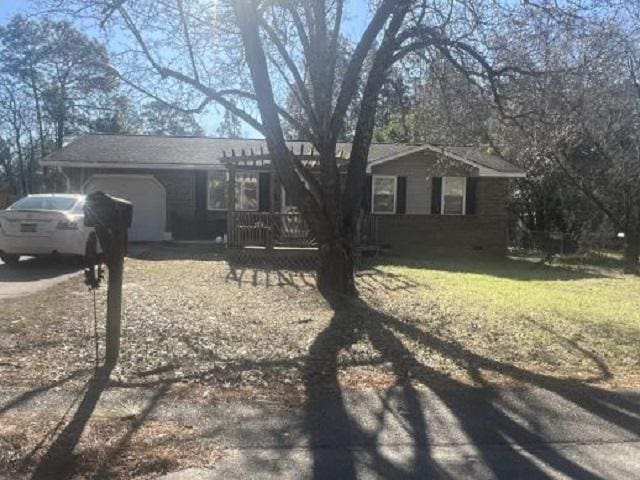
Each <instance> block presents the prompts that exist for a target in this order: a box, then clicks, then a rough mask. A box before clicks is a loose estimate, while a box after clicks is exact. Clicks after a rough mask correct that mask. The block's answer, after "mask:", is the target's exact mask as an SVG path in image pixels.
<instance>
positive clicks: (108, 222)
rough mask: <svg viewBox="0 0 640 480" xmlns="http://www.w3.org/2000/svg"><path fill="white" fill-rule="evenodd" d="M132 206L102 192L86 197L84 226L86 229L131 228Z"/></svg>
mask: <svg viewBox="0 0 640 480" xmlns="http://www.w3.org/2000/svg"><path fill="white" fill-rule="evenodd" d="M132 219H133V205H132V204H131V202H128V201H126V200H123V199H122V198H116V197H112V196H111V195H107V194H106V193H104V192H94V193H90V194H89V195H87V200H86V202H85V204H84V224H85V225H86V226H87V227H103V228H119V229H122V228H124V229H127V228H129V227H131V221H132Z"/></svg>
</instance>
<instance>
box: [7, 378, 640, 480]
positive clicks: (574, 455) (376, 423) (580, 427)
mask: <svg viewBox="0 0 640 480" xmlns="http://www.w3.org/2000/svg"><path fill="white" fill-rule="evenodd" d="M585 388H586V389H587V390H579V391H569V390H568V391H559V390H555V391H554V390H549V389H541V388H534V389H526V390H524V389H513V388H512V389H501V390H499V391H498V390H489V389H471V390H468V389H467V390H464V391H454V390H449V391H446V390H435V391H434V390H430V389H426V388H417V387H415V388H414V387H405V388H401V387H395V388H392V389H391V390H388V391H385V392H383V391H374V390H366V391H346V392H343V393H342V394H341V395H337V394H336V393H330V392H326V393H323V394H322V395H323V398H316V399H313V401H312V402H310V403H308V404H307V405H306V406H303V407H301V408H284V407H282V406H278V405H274V404H264V403H252V402H242V401H228V402H224V403H214V404H209V405H203V404H186V403H183V402H180V403H178V402H176V401H175V400H170V399H163V398H161V399H160V400H159V401H157V403H153V408H151V409H150V408H149V405H151V402H152V401H154V402H155V401H156V400H157V398H155V399H154V397H153V393H154V392H153V391H149V390H136V389H127V390H118V389H110V390H107V391H105V392H104V393H103V394H102V396H101V398H100V401H99V403H98V405H97V408H96V409H95V411H94V413H93V414H94V415H96V414H109V415H119V414H123V415H125V414H126V415H130V414H131V413H132V412H136V411H137V412H143V411H149V410H150V411H151V413H150V414H149V416H148V417H147V418H148V419H149V420H151V419H154V420H160V421H162V420H163V419H164V420H167V421H169V420H170V421H172V422H177V423H178V424H184V425H198V428H199V431H200V435H202V436H203V437H206V438H213V439H215V441H216V444H218V445H220V447H221V451H222V458H221V459H220V460H219V461H217V462H216V464H215V465H214V466H213V467H212V468H211V469H191V470H186V471H182V472H174V473H171V474H169V475H166V476H165V477H162V478H164V480H186V479H189V480H196V479H198V480H205V479H206V480H213V479H216V480H217V479H229V478H251V479H254V478H265V479H301V478H302V479H304V478H316V479H324V478H326V479H343V478H345V479H348V478H360V479H378V478H393V479H396V478H416V479H417V478H474V479H476V478H478V479H492V478H505V479H513V478H526V479H530V478H586V479H599V478H606V479H618V478H619V479H635V478H638V479H640V392H636V391H614V392H609V391H604V390H600V389H594V388H591V387H585ZM588 392H590V394H587V393H588ZM17 393H18V392H15V391H13V392H12V391H4V392H2V393H0V411H1V410H2V409H4V410H5V411H21V410H22V411H29V412H32V413H37V412H47V413H51V412H53V411H57V410H60V411H61V412H62V411H63V410H64V409H65V408H67V407H68V406H69V404H70V402H71V401H72V399H73V396H72V395H69V394H66V393H63V392H51V391H50V392H48V393H46V394H44V395H42V396H40V395H35V396H32V397H28V398H25V399H24V401H16V399H18V398H19V395H17ZM152 399H154V400H152ZM7 407H9V408H8V409H7Z"/></svg>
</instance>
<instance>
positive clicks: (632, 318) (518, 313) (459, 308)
mask: <svg viewBox="0 0 640 480" xmlns="http://www.w3.org/2000/svg"><path fill="white" fill-rule="evenodd" d="M607 265H610V264H607ZM386 268H387V269H388V270H389V271H390V272H393V273H395V274H396V275H400V276H403V277H405V278H407V279H410V280H412V281H414V282H416V283H419V284H421V285H423V286H424V287H423V288H422V289H421V290H422V292H421V296H422V298H423V300H424V302H425V303H426V304H427V303H428V304H429V305H431V311H430V312H425V311H422V312H416V313H417V314H416V315H414V316H413V318H414V320H415V321H416V322H417V323H418V325H419V326H420V327H421V328H423V329H425V330H428V331H430V332H431V333H436V334H437V335H438V336H439V337H440V338H445V339H452V340H455V341H457V342H462V343H463V344H464V345H465V346H467V347H468V348H470V349H471V350H472V351H473V352H475V353H477V354H479V355H482V356H485V357H487V358H491V359H496V360H500V361H505V362H509V363H512V364H517V365H519V366H520V367H523V368H526V369H530V370H533V371H538V372H544V373H548V374H553V375H567V376H569V375H574V376H575V375H580V376H582V377H583V378H585V379H589V378H594V379H602V380H609V379H612V378H616V377H617V378H618V379H619V380H621V381H622V380H623V379H628V380H630V381H631V380H632V379H633V378H634V377H635V376H636V375H637V372H638V369H639V367H640V359H639V358H638V354H637V352H638V348H639V347H640V295H638V292H640V278H639V277H636V276H630V275H627V276H625V275H621V274H619V273H618V272H617V271H615V270H610V269H607V268H602V263H599V264H596V265H594V264H591V263H581V264H578V263H577V262H575V261H574V259H569V261H564V259H558V260H556V262H555V263H554V264H553V265H545V264H540V263H539V259H538V258H534V257H512V258H508V259H494V260H491V259H482V258H463V259H460V258H458V259H437V260H432V261H422V262H421V261H414V262H408V263H406V264H405V265H402V266H389V267H386ZM372 300H373V301H375V299H372ZM394 313H396V314H400V315H402V314H401V313H400V312H399V311H396V312H394ZM425 313H426V314H425ZM405 316H406V314H405ZM434 328H435V330H434ZM634 381H635V380H634Z"/></svg>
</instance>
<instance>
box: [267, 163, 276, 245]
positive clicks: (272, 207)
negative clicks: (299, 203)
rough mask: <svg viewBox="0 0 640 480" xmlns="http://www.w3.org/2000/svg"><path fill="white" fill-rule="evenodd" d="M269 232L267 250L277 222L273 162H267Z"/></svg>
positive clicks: (271, 241)
mask: <svg viewBox="0 0 640 480" xmlns="http://www.w3.org/2000/svg"><path fill="white" fill-rule="evenodd" d="M269 171H270V175H269V197H270V198H269V230H268V237H267V250H271V249H273V243H274V238H273V237H274V226H275V222H277V219H276V216H275V213H276V211H277V210H276V198H277V195H276V183H277V182H276V170H275V168H273V160H269Z"/></svg>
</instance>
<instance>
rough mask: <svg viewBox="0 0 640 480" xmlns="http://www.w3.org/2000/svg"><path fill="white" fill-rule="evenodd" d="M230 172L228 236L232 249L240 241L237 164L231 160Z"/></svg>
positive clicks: (228, 185) (229, 164)
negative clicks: (237, 223)
mask: <svg viewBox="0 0 640 480" xmlns="http://www.w3.org/2000/svg"><path fill="white" fill-rule="evenodd" d="M227 165H228V166H227V169H228V171H229V180H228V183H227V230H228V232H227V236H228V243H229V246H231V247H237V246H238V239H237V238H236V237H237V235H236V233H237V232H236V222H235V219H236V215H235V213H236V163H235V162H234V161H233V160H231V161H230V162H229V163H228V164H227Z"/></svg>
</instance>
